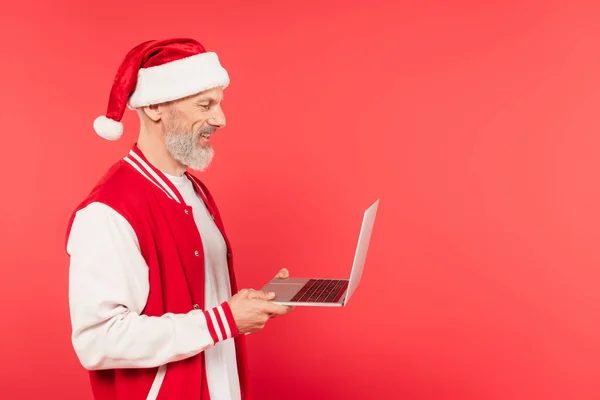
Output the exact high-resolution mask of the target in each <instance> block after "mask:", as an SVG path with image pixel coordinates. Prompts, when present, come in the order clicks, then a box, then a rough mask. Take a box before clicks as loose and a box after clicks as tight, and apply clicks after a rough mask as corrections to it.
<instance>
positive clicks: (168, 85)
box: [94, 39, 229, 140]
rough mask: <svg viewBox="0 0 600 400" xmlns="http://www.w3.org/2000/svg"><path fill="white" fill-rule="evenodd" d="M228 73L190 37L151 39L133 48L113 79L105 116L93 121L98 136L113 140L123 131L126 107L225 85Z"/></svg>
mask: <svg viewBox="0 0 600 400" xmlns="http://www.w3.org/2000/svg"><path fill="white" fill-rule="evenodd" d="M228 85H229V76H228V74H227V71H226V70H225V69H224V68H223V67H222V66H221V64H220V62H219V57H218V56H217V54H216V53H213V52H207V51H206V50H205V49H204V47H203V46H202V45H201V44H200V43H198V42H197V41H195V40H193V39H167V40H160V41H159V40H151V41H147V42H144V43H142V44H140V45H138V46H136V47H134V48H133V49H132V50H131V51H129V53H127V55H126V56H125V59H124V60H123V62H122V63H121V66H120V67H119V69H118V71H117V76H116V77H115V79H114V82H113V86H112V89H111V91H110V97H109V99H108V109H107V111H106V115H102V116H99V117H98V118H96V120H95V121H94V130H95V131H96V133H97V134H98V135H100V136H101V137H103V138H105V139H108V140H117V139H119V138H120V137H121V135H122V134H123V124H122V123H121V118H123V114H124V113H125V109H126V108H130V109H135V108H138V107H143V106H148V105H151V104H160V103H164V102H167V101H172V100H177V99H181V98H184V97H187V96H191V95H193V94H196V93H199V92H202V91H204V90H208V89H211V88H214V87H217V86H222V87H227V86H228Z"/></svg>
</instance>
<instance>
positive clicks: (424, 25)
mask: <svg viewBox="0 0 600 400" xmlns="http://www.w3.org/2000/svg"><path fill="white" fill-rule="evenodd" d="M355 4H356V5H351V4H350V2H348V1H325V2H321V1H314V0H313V1H303V2H291V1H279V2H267V1H252V2H242V1H237V2H234V1H219V2H183V1H170V2H159V1H145V2H133V1H129V2H122V1H116V0H110V1H104V2H102V3H99V2H97V3H95V4H93V5H86V4H85V2H76V1H70V2H69V1H60V2H38V3H33V4H32V3H30V2H25V1H19V2H11V3H8V4H6V8H4V9H3V12H2V14H1V15H0V33H1V34H2V35H1V37H2V38H3V43H2V58H1V60H2V62H1V63H0V79H1V87H2V96H1V98H0V109H1V110H2V112H1V115H2V131H3V132H2V142H1V145H0V152H1V157H0V169H1V171H2V172H3V173H2V183H3V185H2V186H3V189H2V200H1V201H2V203H1V208H0V213H1V214H0V218H1V225H0V234H1V235H2V236H1V238H2V259H3V269H4V271H5V272H4V276H3V278H2V279H1V280H0V304H2V316H3V323H2V328H1V329H0V343H1V346H2V348H1V354H2V363H1V364H0V397H2V398H3V399H39V398H60V399H83V400H85V399H91V395H90V391H89V385H88V381H87V375H86V373H85V371H84V370H83V369H82V368H81V367H80V365H79V364H78V362H77V359H76V357H75V355H74V353H73V351H72V348H71V345H70V336H69V335H70V325H69V315H68V306H67V273H68V259H67V257H66V254H65V252H64V247H63V244H64V243H63V239H64V229H65V225H66V223H67V218H68V215H69V213H70V211H71V209H72V208H73V207H74V206H75V204H76V203H77V202H78V201H79V200H80V199H81V198H82V196H84V195H85V194H86V193H87V191H88V190H89V189H90V187H91V186H92V184H93V183H94V182H95V181H96V180H97V179H98V178H99V176H100V175H101V174H102V173H103V172H104V171H105V170H106V168H107V167H108V166H109V165H110V164H111V163H112V162H113V161H115V160H116V159H118V158H119V157H121V156H123V155H124V154H125V152H126V151H127V150H128V149H129V147H130V146H131V144H132V142H133V141H134V140H135V138H136V136H137V129H138V125H137V120H136V119H137V117H136V116H135V114H134V113H132V112H131V111H128V113H127V116H126V118H125V121H124V122H125V127H126V128H125V134H124V136H123V138H122V139H121V140H120V141H119V142H116V143H111V142H107V141H104V140H102V139H100V138H99V137H97V136H96V135H95V134H94V132H93V130H92V122H93V120H94V118H95V117H96V116H98V115H100V114H102V113H104V111H105V108H106V101H107V98H108V94H109V90H110V85H111V84H112V79H113V77H114V74H115V72H116V69H117V67H118V63H119V62H120V60H121V57H122V56H124V54H125V52H126V51H128V50H129V49H130V48H131V47H132V46H134V45H136V44H137V43H139V42H141V41H143V40H147V39H149V38H164V37H170V36H191V37H195V38H197V39H198V40H200V41H202V42H203V43H205V44H206V46H207V47H209V48H210V49H212V50H216V51H217V52H218V53H219V54H220V56H221V60H222V62H223V64H224V65H225V66H226V67H227V69H228V70H229V72H230V74H231V78H232V86H231V87H230V88H229V89H227V91H226V98H225V103H224V107H225V111H226V113H227V117H228V127H227V128H226V129H225V130H224V131H222V132H221V133H219V134H218V136H217V137H215V146H216V150H217V157H216V159H215V162H214V164H213V166H212V168H211V169H210V171H209V172H207V173H205V174H202V177H203V179H204V180H205V181H206V183H207V184H208V185H209V186H210V187H211V189H212V191H213V192H214V194H215V196H216V198H217V200H218V201H219V205H220V208H221V211H222V213H223V215H224V217H225V221H226V226H227V229H228V232H229V234H230V236H231V239H232V240H233V243H234V245H235V251H236V254H237V266H238V275H239V277H240V280H241V283H243V284H244V286H247V287H259V286H261V285H262V284H263V283H264V282H265V281H266V280H267V279H269V278H270V277H271V276H272V275H274V274H275V273H276V272H277V270H278V269H279V268H281V267H288V268H289V269H290V270H291V272H292V274H293V275H295V276H300V275H303V276H306V275H312V274H323V275H336V276H343V275H344V274H347V273H348V271H349V267H350V264H351V259H352V255H353V249H354V246H355V244H356V238H357V233H358V229H359V225H360V218H361V213H362V210H363V209H364V208H365V207H366V206H367V205H368V204H370V203H371V201H372V200H374V198H376V197H380V198H381V204H380V213H379V216H378V220H377V223H376V226H375V231H374V236H373V242H372V247H371V250H370V253H369V257H368V264H367V269H366V272H365V275H364V280H363V282H362V284H361V286H360V287H359V290H358V291H357V293H356V296H355V297H354V298H353V300H352V301H351V303H350V305H349V307H348V308H345V309H340V310H330V309H327V310H319V309H302V310H295V311H294V313H292V314H291V315H289V316H287V317H285V318H282V319H277V320H273V321H272V322H271V323H270V324H269V325H268V326H267V329H265V330H264V331H262V332H261V333H260V334H256V335H253V336H251V337H250V340H249V343H250V355H251V362H252V374H253V380H254V393H255V394H256V395H257V398H258V399H263V400H270V399H273V400H275V399H277V400H279V399H290V400H294V399H321V398H322V399H409V400H417V399H418V400H433V399H435V400H439V399H448V400H455V399H456V400H458V399H460V400H482V399H494V400H495V399H502V400H513V399H519V400H520V399H528V400H530V399H544V400H554V399H561V400H562V399H577V400H588V399H590V400H591V399H598V398H600V372H599V368H598V356H599V355H600V322H599V321H600V320H599V317H600V310H599V309H600V307H599V305H600V294H599V291H598V289H597V287H598V279H599V278H600V272H599V261H600V246H599V243H600V230H599V226H600V208H599V207H598V205H599V203H600V190H599V189H598V175H599V173H600V158H599V157H598V156H597V154H598V151H599V149H600V139H599V138H600V135H599V132H600V118H599V117H598V116H599V113H598V109H599V105H600V104H599V102H600V91H599V87H600V78H599V77H600V51H599V50H600V49H599V46H598V43H599V39H600V24H598V21H599V17H600V13H599V12H598V11H599V10H598V7H597V6H596V5H594V3H593V2H589V4H587V5H586V4H582V3H579V4H576V3H575V2H573V1H570V2H567V1H563V2H557V1H548V0H546V1H537V2H533V1H493V2H481V1H452V2H448V1H431V0H428V1H412V2H407V1H382V0H371V1H366V2H358V3H355Z"/></svg>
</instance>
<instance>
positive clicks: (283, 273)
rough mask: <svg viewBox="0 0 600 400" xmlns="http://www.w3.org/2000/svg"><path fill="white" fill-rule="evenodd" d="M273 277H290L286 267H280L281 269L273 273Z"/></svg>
mask: <svg viewBox="0 0 600 400" xmlns="http://www.w3.org/2000/svg"><path fill="white" fill-rule="evenodd" d="M275 277H276V278H279V279H287V278H289V277H290V271H288V269H287V268H282V269H281V271H279V272H278V273H277V275H275Z"/></svg>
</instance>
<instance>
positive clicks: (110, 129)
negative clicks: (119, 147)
mask: <svg viewBox="0 0 600 400" xmlns="http://www.w3.org/2000/svg"><path fill="white" fill-rule="evenodd" d="M94 130H95V131H96V133H97V134H98V135H99V136H100V137H103V138H104V139H107V140H117V139H119V138H120V137H121V135H122V134H123V124H122V123H120V122H118V121H115V120H114V119H110V118H107V117H105V116H104V115H101V116H99V117H98V118H96V119H95V120H94Z"/></svg>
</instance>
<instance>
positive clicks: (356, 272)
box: [344, 199, 379, 304]
mask: <svg viewBox="0 0 600 400" xmlns="http://www.w3.org/2000/svg"><path fill="white" fill-rule="evenodd" d="M378 207H379V199H377V200H375V202H374V203H373V204H371V205H370V206H369V208H367V209H366V210H365V213H364V215H363V221H362V226H361V228H360V234H359V235H358V244H357V245H356V252H355V253H354V262H353V263H352V272H351V273H350V282H349V283H348V290H346V296H345V298H344V304H347V303H348V301H349V300H350V297H352V294H353V293H354V291H355V290H356V288H357V287H358V284H359V283H360V279H361V277H362V273H363V268H364V266H365V260H366V258H367V251H368V250H369V244H370V242H371V233H372V232H373V225H374V224H375V217H376V216H377V208H378Z"/></svg>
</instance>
